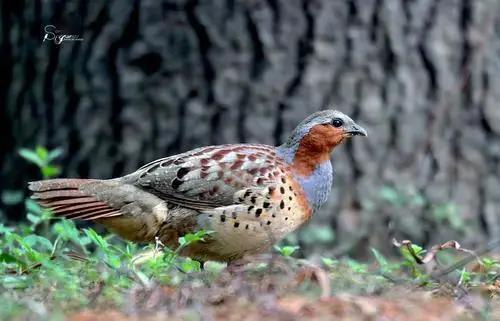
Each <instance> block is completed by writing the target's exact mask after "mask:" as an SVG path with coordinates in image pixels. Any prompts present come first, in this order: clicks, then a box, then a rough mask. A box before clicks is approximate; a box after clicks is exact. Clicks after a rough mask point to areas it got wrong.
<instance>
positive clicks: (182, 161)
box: [174, 158, 184, 165]
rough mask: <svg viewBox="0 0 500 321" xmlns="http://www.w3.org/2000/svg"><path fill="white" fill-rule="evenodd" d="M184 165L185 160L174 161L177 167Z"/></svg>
mask: <svg viewBox="0 0 500 321" xmlns="http://www.w3.org/2000/svg"><path fill="white" fill-rule="evenodd" d="M182 163H184V160H183V159H182V158H177V159H176V160H175V161H174V164H175V165H180V164H182Z"/></svg>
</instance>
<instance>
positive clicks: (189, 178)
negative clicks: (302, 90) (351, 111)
mask: <svg viewBox="0 0 500 321" xmlns="http://www.w3.org/2000/svg"><path fill="white" fill-rule="evenodd" d="M353 136H367V132H366V130H365V129H364V128H363V127H361V126H360V125H358V124H356V123H355V122H354V121H353V120H352V119H351V118H350V117H348V116H347V115H345V114H344V113H342V112H340V111H337V110H333V109H328V110H322V111H318V112H315V113H313V114H311V115H310V116H308V117H307V118H305V119H304V120H303V121H301V122H300V123H299V124H298V125H297V127H296V128H295V129H294V130H293V131H292V133H291V134H290V136H289V137H288V138H287V139H286V140H285V142H284V143H283V144H282V145H279V146H271V145H264V144H225V145H216V146H206V147H199V148H196V149H193V150H190V151H187V152H184V153H181V154H178V155H173V156H168V157H165V158H160V159H157V160H155V161H152V162H150V163H148V164H146V165H144V166H142V167H140V168H139V169H138V170H136V171H135V172H133V173H131V174H128V175H125V176H122V177H118V178H112V179H79V178H56V179H48V180H41V181H33V182H30V183H29V184H28V188H29V190H30V191H31V192H32V193H33V194H32V198H33V199H35V200H36V201H37V202H39V204H40V205H41V206H42V207H44V208H48V209H50V210H51V211H52V212H53V213H54V215H56V216H61V217H65V218H68V219H80V220H91V221H94V222H97V223H99V224H102V225H104V226H105V227H106V228H107V229H109V230H110V231H111V232H114V233H116V234H118V235H119V236H120V237H122V238H124V239H127V240H130V241H134V242H139V243H147V242H158V241H161V243H162V244H165V245H166V246H169V247H171V248H175V247H176V246H177V245H178V239H179V237H181V236H183V235H185V234H187V233H194V232H196V231H198V230H205V231H210V233H209V234H207V236H206V237H204V238H203V240H202V241H199V242H195V243H193V244H190V245H189V246H187V247H185V248H184V249H183V251H182V253H181V255H183V256H188V257H191V258H193V259H197V260H200V261H207V260H212V261H222V262H232V261H235V260H239V259H242V258H243V257H245V256H246V255H252V254H258V253H261V252H264V251H266V249H268V248H270V247H271V246H272V245H273V244H275V243H276V242H278V241H280V240H281V239H283V238H284V237H285V236H286V235H287V234H289V233H291V232H293V231H295V230H296V229H297V228H299V227H300V226H301V225H302V224H304V223H305V222H307V221H308V220H309V219H310V218H311V216H312V215H313V213H315V212H317V211H318V209H319V208H320V207H321V206H322V205H323V204H324V203H325V202H326V200H327V198H328V196H329V194H330V192H331V188H332V183H333V176H334V174H333V168H332V163H331V153H332V151H333V150H334V148H335V147H336V146H338V145H340V144H342V143H343V142H344V141H345V140H346V139H347V138H349V137H353Z"/></svg>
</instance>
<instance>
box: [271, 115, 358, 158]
mask: <svg viewBox="0 0 500 321" xmlns="http://www.w3.org/2000/svg"><path fill="white" fill-rule="evenodd" d="M353 136H367V133H366V130H365V129H363V127H361V126H359V125H358V124H356V123H355V122H354V121H353V120H352V119H351V118H350V117H349V116H347V115H345V114H343V113H341V112H340V111H337V110H323V111H319V112H316V113H314V114H312V115H310V116H309V117H307V118H306V119H304V120H303V121H302V122H300V124H299V125H298V126H297V127H296V128H295V129H294V130H293V132H292V134H291V135H290V136H289V137H288V139H287V140H286V142H285V143H284V144H283V145H282V146H280V148H281V149H282V150H286V151H287V154H288V155H287V156H288V157H286V158H288V161H289V162H293V163H296V162H297V161H301V162H304V161H306V163H307V164H306V165H307V166H306V167H315V166H316V165H318V164H320V163H321V162H323V161H325V160H329V159H330V153H331V152H332V150H333V149H334V148H335V146H337V145H339V144H341V143H342V142H344V141H345V139H347V138H349V137H353Z"/></svg>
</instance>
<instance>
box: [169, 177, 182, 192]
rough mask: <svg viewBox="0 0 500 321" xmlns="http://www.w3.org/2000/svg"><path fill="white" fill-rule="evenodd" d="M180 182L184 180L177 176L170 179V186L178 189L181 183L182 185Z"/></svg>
mask: <svg viewBox="0 0 500 321" xmlns="http://www.w3.org/2000/svg"><path fill="white" fill-rule="evenodd" d="M182 183H184V182H183V181H181V180H180V179H178V178H174V180H173V181H172V184H171V185H172V188H173V189H178V188H179V186H181V185H182Z"/></svg>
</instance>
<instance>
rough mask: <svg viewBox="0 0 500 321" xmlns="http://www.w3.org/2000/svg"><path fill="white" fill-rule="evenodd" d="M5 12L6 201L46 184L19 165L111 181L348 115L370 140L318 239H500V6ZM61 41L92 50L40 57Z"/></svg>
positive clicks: (337, 190) (49, 7)
mask: <svg viewBox="0 0 500 321" xmlns="http://www.w3.org/2000/svg"><path fill="white" fill-rule="evenodd" d="M0 7H1V9H0V10H1V40H0V41H1V48H2V50H1V52H0V58H1V59H0V64H1V70H2V75H1V76H0V77H1V78H0V81H1V86H0V103H1V105H2V108H1V109H0V117H1V119H0V134H1V135H2V138H7V139H2V142H1V143H0V144H1V145H0V170H1V173H0V175H1V178H0V184H1V185H0V188H1V189H2V190H6V189H10V190H12V189H14V190H15V189H24V188H25V184H26V182H27V181H28V180H32V179H37V178H38V177H37V173H36V171H35V170H34V169H33V168H32V167H30V166H29V165H26V164H24V163H23V162H22V161H21V160H20V158H19V156H18V155H17V153H16V151H17V150H18V149H19V148H21V147H33V146H35V145H36V144H41V145H46V146H49V147H58V146H60V147H62V148H64V150H65V154H64V157H63V158H62V159H60V164H63V165H64V166H63V167H64V168H63V169H64V173H63V175H64V176H72V177H99V178H108V177H113V176H117V175H122V174H124V173H127V172H130V171H132V170H134V169H136V168H137V167H138V166H139V165H141V164H144V163H145V162H148V161H150V160H153V159H155V158H159V157H162V156H167V155H170V154H175V153H178V152H181V151H185V150H188V149H191V148H194V147H197V146H202V145H208V144H222V143H236V142H259V143H267V144H278V143H280V142H281V141H282V140H283V139H284V138H285V137H286V135H287V134H288V133H289V132H290V131H291V129H292V128H293V127H294V126H295V125H296V124H297V123H298V122H299V121H300V120H302V119H303V118H304V117H305V116H306V115H308V114H310V113H312V112H314V111H316V110H319V109H325V108H336V109H339V110H341V111H343V112H345V113H346V114H349V115H351V116H352V117H353V118H354V119H355V120H356V121H357V122H359V123H360V124H362V125H364V126H365V127H366V128H367V129H368V131H369V137H368V139H355V140H353V141H352V142H349V143H348V144H347V145H346V146H342V147H340V148H338V149H337V150H336V151H335V153H334V155H333V164H334V168H335V171H336V180H335V186H334V189H333V193H332V195H331V197H330V200H329V202H328V204H327V205H326V206H324V208H323V209H322V210H321V212H320V213H318V215H316V216H315V217H314V219H313V222H312V223H311V224H312V226H314V225H319V224H326V223H327V224H330V225H331V226H332V227H334V228H335V230H336V232H337V234H336V236H337V239H336V244H337V245H339V246H340V248H343V249H350V248H351V247H356V246H360V245H361V247H360V248H367V246H365V245H366V243H365V242H366V241H370V242H371V244H373V245H374V246H378V247H381V246H382V247H383V246H385V247H387V248H389V247H390V242H389V239H390V237H391V236H392V235H396V236H397V237H398V238H401V237H402V238H411V239H412V240H413V241H415V242H423V243H429V242H430V243H435V242H441V241H445V240H448V239H450V238H456V239H458V240H464V242H466V243H467V244H471V245H473V244H475V243H477V242H482V241H485V240H486V239H488V238H490V239H493V238H496V237H498V236H499V235H500V214H499V210H500V178H499V177H500V176H499V174H500V173H499V172H500V109H499V107H498V106H496V104H497V103H498V102H499V101H500V56H499V54H498V52H499V50H500V2H498V1H495V0H491V1H488V0H481V1H468V0H442V1H438V0H435V1H433V0H413V1H412V0H350V1H340V0H339V1H335V0H334V1H331V0H315V1H309V0H302V1H299V0H267V1H264V0H251V1H243V0H240V1H231V0H227V1H222V0H220V1H208V0H207V1H196V0H195V1H180V0H179V1H156V0H149V1H137V0H136V1H125V0H122V1H50V2H49V1H40V0H35V1H27V2H19V1H2V3H1V4H0ZM49 24H50V25H54V26H56V27H57V29H60V30H62V31H63V32H64V33H66V34H80V36H81V37H82V38H83V39H84V40H83V41H82V42H69V41H67V42H63V43H62V44H60V45H56V44H54V42H49V41H45V42H42V39H43V36H44V27H45V26H46V25H49ZM4 210H5V211H6V212H7V213H9V215H10V216H11V218H14V217H15V216H22V215H24V213H23V212H22V211H20V209H19V207H7V206H4ZM330 247H331V245H330Z"/></svg>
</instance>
